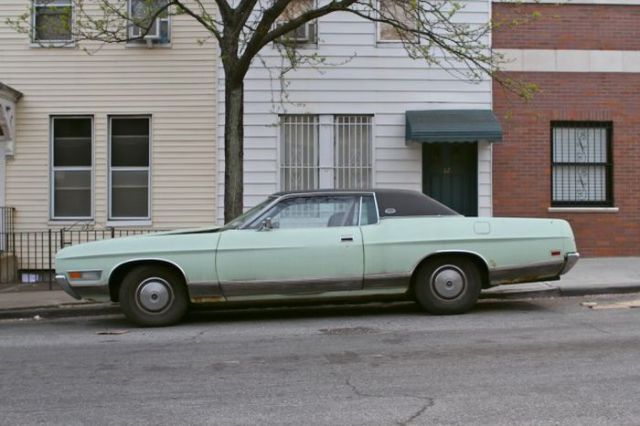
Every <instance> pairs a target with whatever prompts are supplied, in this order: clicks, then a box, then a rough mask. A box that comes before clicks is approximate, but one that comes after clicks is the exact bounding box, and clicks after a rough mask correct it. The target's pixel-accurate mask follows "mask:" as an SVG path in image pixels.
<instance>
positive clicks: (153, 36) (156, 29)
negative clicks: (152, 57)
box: [129, 18, 160, 40]
mask: <svg viewBox="0 0 640 426" xmlns="http://www.w3.org/2000/svg"><path fill="white" fill-rule="evenodd" d="M145 30H146V28H144V27H141V26H138V25H135V24H134V25H131V26H130V27H129V37H130V38H135V39H138V38H141V37H142V35H143V34H144V33H145ZM142 38H144V39H145V40H158V39H159V38H160V18H158V19H156V20H155V21H153V24H152V25H151V28H149V31H148V32H147V33H146V34H145V35H144V37H142Z"/></svg>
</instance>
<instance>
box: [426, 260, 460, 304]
mask: <svg viewBox="0 0 640 426" xmlns="http://www.w3.org/2000/svg"><path fill="white" fill-rule="evenodd" d="M431 286H432V287H433V290H434V291H435V293H436V295H437V296H438V297H441V298H443V299H455V298H456V297H458V296H460V294H462V292H463V291H464V289H465V287H466V286H467V279H466V276H465V275H464V272H462V270H461V269H460V268H458V267H457V266H454V265H443V266H441V267H439V268H438V269H436V271H435V272H434V273H433V275H431Z"/></svg>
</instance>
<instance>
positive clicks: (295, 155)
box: [280, 115, 320, 191]
mask: <svg viewBox="0 0 640 426" xmlns="http://www.w3.org/2000/svg"><path fill="white" fill-rule="evenodd" d="M318 123H319V121H318V116H317V115H283V116H282V117H281V123H280V131H281V141H282V146H281V149H280V181H281V187H282V189H283V190H284V191H295V190H303V189H317V188H318V184H319V171H320V167H319V161H318V160H319V159H318V130H319V128H318V127H319V125H318Z"/></svg>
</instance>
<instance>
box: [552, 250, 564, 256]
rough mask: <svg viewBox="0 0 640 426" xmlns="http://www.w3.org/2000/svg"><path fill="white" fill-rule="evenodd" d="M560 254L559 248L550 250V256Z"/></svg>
mask: <svg viewBox="0 0 640 426" xmlns="http://www.w3.org/2000/svg"><path fill="white" fill-rule="evenodd" d="M561 254H562V252H561V251H560V250H551V256H560V255H561Z"/></svg>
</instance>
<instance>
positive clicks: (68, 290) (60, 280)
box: [56, 274, 81, 300]
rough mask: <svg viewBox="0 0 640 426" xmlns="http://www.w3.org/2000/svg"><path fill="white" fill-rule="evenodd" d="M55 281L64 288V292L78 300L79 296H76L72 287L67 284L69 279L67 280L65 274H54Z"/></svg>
mask: <svg viewBox="0 0 640 426" xmlns="http://www.w3.org/2000/svg"><path fill="white" fill-rule="evenodd" d="M56 283H57V284H58V285H59V286H60V287H61V288H62V290H64V292H65V293H67V294H68V295H69V296H71V297H73V298H74V299H78V300H80V299H81V297H80V296H78V295H77V294H76V293H75V292H74V291H73V289H72V288H71V286H70V285H69V281H67V277H66V276H65V275H62V274H60V275H56Z"/></svg>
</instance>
